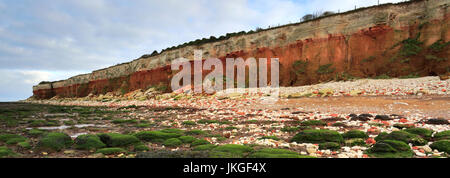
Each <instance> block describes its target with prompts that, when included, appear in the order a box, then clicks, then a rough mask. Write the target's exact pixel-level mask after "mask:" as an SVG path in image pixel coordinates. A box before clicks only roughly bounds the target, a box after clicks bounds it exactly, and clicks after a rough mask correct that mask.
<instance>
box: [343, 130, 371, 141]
mask: <svg viewBox="0 0 450 178" xmlns="http://www.w3.org/2000/svg"><path fill="white" fill-rule="evenodd" d="M342 136H343V137H344V138H346V139H350V138H364V139H366V138H369V136H368V135H367V134H366V133H365V132H363V131H360V130H350V131H348V132H345V133H344V134H342Z"/></svg>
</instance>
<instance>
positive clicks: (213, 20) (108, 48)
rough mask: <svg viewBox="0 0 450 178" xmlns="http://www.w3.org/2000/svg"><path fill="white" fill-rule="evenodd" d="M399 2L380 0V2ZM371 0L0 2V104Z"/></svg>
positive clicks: (372, 0) (27, 0)
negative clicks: (53, 84) (205, 42)
mask: <svg viewBox="0 0 450 178" xmlns="http://www.w3.org/2000/svg"><path fill="white" fill-rule="evenodd" d="M400 1H402V0H380V3H388V2H394V3H395V2H400ZM377 3H378V0H189V1H186V0H133V1H123V0H64V1H61V0H39V1H36V0H0V101H17V100H22V99H26V98H28V97H30V96H31V95H32V86H33V85H36V84H38V83H39V82H41V81H56V80H62V79H67V78H69V77H71V76H75V75H78V74H84V73H89V72H91V71H93V70H97V69H101V68H105V67H108V66H112V65H116V64H119V63H123V62H128V61H131V60H133V59H136V58H139V57H140V56H142V55H143V54H150V53H152V52H153V51H154V50H157V51H161V50H162V49H165V48H167V47H171V46H177V45H179V44H182V43H185V42H189V41H192V40H196V39H201V38H209V37H210V36H216V37H219V36H221V35H224V34H226V33H230V32H238V31H249V30H254V29H256V28H257V27H261V28H267V27H268V26H276V25H283V24H287V23H294V22H298V21H299V20H300V19H301V17H303V16H304V15H305V14H308V13H314V12H318V11H335V12H338V11H339V12H344V11H347V10H352V9H354V8H355V6H356V7H358V8H359V7H365V6H371V5H376V4H377Z"/></svg>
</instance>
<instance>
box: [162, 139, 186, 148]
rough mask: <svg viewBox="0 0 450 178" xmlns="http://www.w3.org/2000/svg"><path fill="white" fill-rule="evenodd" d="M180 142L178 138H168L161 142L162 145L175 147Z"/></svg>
mask: <svg viewBox="0 0 450 178" xmlns="http://www.w3.org/2000/svg"><path fill="white" fill-rule="evenodd" d="M181 144H183V142H181V140H180V139H178V138H169V139H167V140H166V141H164V143H163V145H164V146H167V147H177V146H180V145H181Z"/></svg>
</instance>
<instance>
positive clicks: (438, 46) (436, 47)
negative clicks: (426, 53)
mask: <svg viewBox="0 0 450 178" xmlns="http://www.w3.org/2000/svg"><path fill="white" fill-rule="evenodd" d="M447 45H450V42H445V41H444V40H442V39H440V40H438V41H436V42H434V43H433V44H432V45H430V46H429V47H428V48H429V49H430V50H431V51H432V52H435V53H438V52H441V51H442V50H443V49H444V48H445V47H446V46H447Z"/></svg>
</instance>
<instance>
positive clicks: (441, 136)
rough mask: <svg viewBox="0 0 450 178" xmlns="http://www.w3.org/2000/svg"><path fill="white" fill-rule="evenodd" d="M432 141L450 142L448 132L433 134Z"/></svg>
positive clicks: (449, 132) (449, 133)
mask: <svg viewBox="0 0 450 178" xmlns="http://www.w3.org/2000/svg"><path fill="white" fill-rule="evenodd" d="M433 138H434V140H450V130H446V131H442V132H439V133H436V134H434V137H433Z"/></svg>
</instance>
